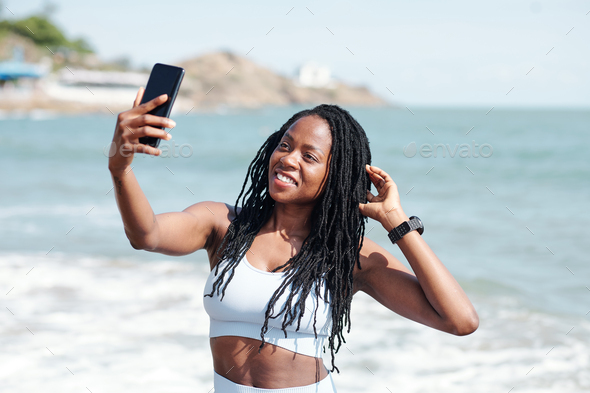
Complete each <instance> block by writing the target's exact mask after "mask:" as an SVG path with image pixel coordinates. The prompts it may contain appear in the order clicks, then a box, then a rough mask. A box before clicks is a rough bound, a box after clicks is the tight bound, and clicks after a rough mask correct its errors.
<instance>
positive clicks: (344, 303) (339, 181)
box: [205, 104, 371, 373]
mask: <svg viewBox="0 0 590 393" xmlns="http://www.w3.org/2000/svg"><path fill="white" fill-rule="evenodd" d="M312 115H315V116H319V117H321V118H323V119H325V120H326V121H327V122H328V124H329V126H330V130H331V135H332V148H331V155H332V158H331V161H330V167H329V173H328V178H327V181H326V184H325V188H324V191H323V193H322V194H321V195H320V196H319V197H318V201H317V203H316V205H315V206H314V208H313V211H312V213H311V231H310V233H309V235H308V236H307V238H306V239H305V240H304V241H303V245H302V246H301V250H300V251H299V252H298V253H297V254H296V255H295V256H293V257H292V258H290V259H289V260H288V261H286V262H285V263H284V264H283V265H281V266H279V267H277V268H275V269H274V270H273V272H274V271H277V270H279V269H282V268H284V267H285V271H286V272H287V273H286V274H285V278H284V280H283V282H282V284H281V286H279V288H278V289H277V290H276V291H275V293H274V294H273V296H272V298H271V299H270V302H269V304H268V308H267V310H266V313H265V321H264V325H263V326H262V329H261V332H260V337H261V339H262V344H261V345H260V347H259V352H260V349H261V348H262V347H263V346H264V343H265V340H264V334H265V333H266V332H267V331H268V321H269V318H273V319H274V318H277V317H279V316H280V315H281V314H284V316H283V322H282V330H283V332H284V333H285V337H287V332H286V330H285V328H286V326H288V325H290V324H292V323H293V322H294V320H295V319H296V318H297V329H296V330H299V326H300V324H301V319H302V317H303V315H304V313H305V310H306V307H305V300H306V298H307V296H308V294H309V293H310V291H311V289H312V287H314V283H315V284H316V285H315V295H316V296H318V299H319V297H320V296H321V294H320V287H321V285H320V284H321V280H322V277H323V278H325V279H326V293H324V295H323V298H324V299H328V293H327V292H328V291H329V295H330V296H331V306H332V315H331V316H332V330H331V332H330V336H329V339H328V346H329V348H330V350H331V355H332V370H331V371H332V372H333V371H334V369H336V371H337V372H338V373H340V370H338V368H337V367H336V366H335V364H334V354H335V353H336V352H338V350H339V349H340V346H341V344H342V342H346V340H345V339H344V336H343V329H344V326H346V325H348V331H347V333H349V332H350V327H351V324H350V307H351V302H352V295H353V274H352V273H353V269H354V264H355V263H356V264H358V267H359V269H360V268H361V265H360V260H359V254H360V249H361V248H362V245H363V237H364V234H365V222H366V221H367V218H366V217H364V216H363V215H362V214H361V213H360V211H359V207H358V205H359V203H367V190H369V189H370V187H371V181H370V179H369V176H368V175H367V173H366V169H365V165H366V164H371V151H370V149H369V140H368V139H367V136H366V134H365V131H364V130H363V128H362V127H361V126H360V124H359V123H358V122H357V121H356V120H355V119H354V118H353V117H352V116H351V115H350V113H348V111H346V110H344V109H342V108H340V107H339V106H337V105H326V104H324V105H319V106H316V107H315V108H313V109H309V110H303V111H301V112H298V113H296V114H295V115H293V116H292V117H291V118H290V119H289V120H288V121H287V122H286V123H285V124H284V125H283V126H282V127H281V129H280V130H278V131H276V132H274V133H273V134H272V135H270V136H269V137H268V139H267V140H266V142H265V143H264V144H263V145H262V147H261V148H260V150H258V153H257V154H256V157H255V158H254V160H253V161H252V162H251V163H250V166H249V167H248V172H247V174H246V180H245V181H244V184H243V186H242V190H241V191H240V194H239V196H238V198H237V200H236V204H235V207H234V213H235V215H236V218H235V219H234V220H233V221H232V222H231V224H230V226H229V228H228V231H227V233H226V234H225V236H224V238H223V240H222V241H221V244H220V246H219V248H218V249H217V253H218V255H219V257H220V262H221V261H222V260H228V263H227V264H226V266H225V267H224V268H223V271H222V273H221V275H220V276H219V277H218V278H217V280H216V281H215V282H214V283H213V288H212V290H211V293H209V294H206V295H205V296H210V297H212V296H213V293H214V292H215V291H217V295H219V290H220V288H221V285H222V283H223V280H224V277H225V274H226V273H228V272H230V271H231V272H230V273H229V278H228V279H227V281H226V283H225V285H224V286H223V290H222V296H221V300H223V296H224V295H225V288H226V287H227V285H228V284H229V283H230V282H231V280H232V278H233V275H234V269H233V268H234V267H235V266H237V264H238V262H239V261H240V260H241V259H242V258H243V256H244V254H245V253H246V252H247V251H248V249H250V246H251V245H252V243H253V241H254V238H255V237H256V235H257V233H258V232H259V231H260V229H261V228H262V227H263V226H264V224H265V223H266V222H267V221H268V219H269V218H270V217H271V215H272V212H273V208H274V204H275V201H274V200H273V199H272V198H271V196H270V194H269V191H268V171H269V161H270V156H271V155H272V153H273V151H274V150H275V149H276V147H277V146H278V144H279V142H280V140H281V138H282V137H283V134H284V133H285V131H287V130H288V129H289V128H290V127H291V126H292V125H293V124H294V123H295V122H296V121H297V120H299V119H301V118H302V117H305V116H312ZM248 179H250V182H251V185H250V187H249V188H248V190H247V191H246V192H244V190H245V189H246V185H247V183H248ZM240 198H241V199H242V201H241V204H242V210H241V211H240V213H239V214H238V212H237V206H238V203H239V202H240ZM220 250H223V252H222V254H219V252H220ZM219 265H220V263H218V264H217V266H216V269H215V275H217V274H218V270H219ZM289 287H290V290H289V292H290V294H289V297H288V299H287V302H286V306H285V307H283V309H282V310H280V311H279V313H278V314H277V315H273V313H274V306H275V304H276V302H277V300H278V299H279V298H280V297H281V296H282V294H283V293H284V292H285V290H286V289H287V288H289ZM298 293H301V296H300V297H299V299H298V300H297V302H296V303H295V305H294V307H293V308H292V307H291V304H292V301H293V299H294V297H295V296H296V295H297V294H298ZM318 307H319V304H318V306H317V307H316V308H315V311H314V324H313V328H314V335H315V337H316V339H317V331H316V326H315V325H316V316H317V309H318ZM336 339H338V343H337V344H336Z"/></svg>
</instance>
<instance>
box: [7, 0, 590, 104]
mask: <svg viewBox="0 0 590 393" xmlns="http://www.w3.org/2000/svg"><path fill="white" fill-rule="evenodd" d="M46 3H47V2H46V1H45V0H38V1H37V0H4V1H3V5H4V6H5V7H8V9H10V11H11V12H12V13H14V16H13V15H12V14H11V13H10V12H9V11H8V10H7V9H6V8H4V9H3V10H2V13H1V14H0V15H1V16H2V17H4V18H6V17H8V18H17V17H18V18H20V17H25V16H27V15H30V14H31V13H33V12H36V11H39V10H41V9H42V8H43V6H44V4H46ZM52 3H53V4H55V5H56V6H57V9H56V11H55V13H54V15H53V19H54V20H55V21H56V22H57V24H58V25H59V26H60V27H61V28H63V29H64V31H65V32H66V33H67V34H68V37H69V38H76V37H80V36H82V37H84V38H86V39H87V41H88V42H89V43H90V44H91V45H92V47H93V48H94V49H95V50H96V51H97V52H98V54H99V56H101V57H103V58H105V59H113V58H116V57H121V56H128V57H129V58H130V59H131V60H132V63H133V64H134V65H147V66H148V67H150V68H151V66H152V65H153V64H154V63H156V62H161V63H168V64H174V63H176V62H179V61H182V60H184V59H187V58H191V57H194V56H197V55H200V54H203V53H207V52H210V51H215V50H220V49H227V50H231V51H233V52H235V53H237V54H240V55H243V56H246V54H247V53H248V52H249V51H250V52H249V53H248V54H247V57H248V58H250V59H251V60H253V61H255V62H257V63H259V64H261V65H263V66H265V67H268V68H270V69H272V70H274V71H276V72H279V73H282V74H284V75H287V76H293V75H294V74H295V72H296V70H297V68H298V67H299V66H300V65H301V64H302V63H304V62H306V61H309V60H314V61H316V62H317V63H319V64H321V65H326V66H328V67H330V69H331V70H332V75H333V76H334V77H335V78H337V79H340V80H343V81H346V82H348V83H352V84H362V85H366V86H368V87H369V88H370V89H371V90H373V91H374V92H375V93H377V94H378V95H380V96H382V97H384V98H385V99H388V100H391V101H392V102H397V103H399V104H402V105H427V106H431V105H436V106H482V107H487V106H489V107H492V106H496V107H503V106H560V107H564V106H565V107H590V42H589V38H590V14H588V12H589V11H590V2H589V1H587V0H586V1H583V0H571V1H570V0H554V1H530V0H528V1H521V0H496V1H485V2H484V1H475V0H470V1H468V0H456V1H453V0H447V1H428V0H414V1H409V0H408V1H396V0H389V1H367V0H363V1H331V0H330V1H328V0H321V1H308V2H300V1H289V2H286V1H276V0H275V1H250V2H245V1H241V2H238V1H224V0H221V1H217V0H216V1H211V0H208V1H182V0H166V1H147V0H142V1H139V0H126V1H120V0H100V1H86V0H53V1H52ZM572 28H573V30H571V29H572ZM269 31H270V32H269ZM252 48H254V49H252ZM347 48H348V49H347ZM548 52H549V53H548ZM547 53H548V54H547ZM533 67H534V68H533ZM531 69H532V71H530V70H531ZM529 71H530V72H529ZM527 72H528V75H527ZM388 89H389V90H390V91H391V92H390V91H389V90H388ZM511 89H512V90H511ZM508 92H509V93H508ZM392 93H393V95H392ZM507 93H508V94H507Z"/></svg>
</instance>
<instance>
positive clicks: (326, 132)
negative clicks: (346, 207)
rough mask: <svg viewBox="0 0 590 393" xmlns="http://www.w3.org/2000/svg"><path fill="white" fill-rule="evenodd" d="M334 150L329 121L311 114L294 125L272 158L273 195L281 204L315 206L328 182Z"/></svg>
mask: <svg viewBox="0 0 590 393" xmlns="http://www.w3.org/2000/svg"><path fill="white" fill-rule="evenodd" d="M331 148H332V134H331V133H330V126H329V125H328V122H327V121H326V120H324V119H322V118H321V117H319V116H315V115H311V116H305V117H302V118H301V119H299V120H297V121H296V122H295V123H293V125H292V126H291V127H290V128H289V129H288V130H287V131H285V133H284V134H283V137H282V139H281V141H280V142H279V145H278V146H277V148H276V149H275V150H274V152H273V153H272V155H271V157H270V162H269V171H268V172H269V173H268V189H269V192H270V196H271V197H272V198H273V199H274V200H275V201H276V202H280V203H291V204H311V205H314V204H315V202H316V200H317V199H318V197H319V196H320V195H321V194H322V192H323V190H324V184H325V183H326V180H327V179H328V171H329V168H330V158H331V153H330V150H331Z"/></svg>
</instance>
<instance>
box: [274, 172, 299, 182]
mask: <svg viewBox="0 0 590 393" xmlns="http://www.w3.org/2000/svg"><path fill="white" fill-rule="evenodd" d="M277 178H278V179H279V180H281V181H284V182H285V183H291V184H296V183H295V182H294V181H293V179H291V178H290V177H287V176H283V175H281V174H280V173H277Z"/></svg>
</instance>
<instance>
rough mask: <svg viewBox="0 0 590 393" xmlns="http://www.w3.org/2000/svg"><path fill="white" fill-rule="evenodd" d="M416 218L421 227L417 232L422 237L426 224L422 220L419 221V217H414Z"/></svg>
mask: <svg viewBox="0 0 590 393" xmlns="http://www.w3.org/2000/svg"><path fill="white" fill-rule="evenodd" d="M414 218H415V219H416V221H418V225H419V227H418V229H416V231H418V233H419V234H420V235H422V232H424V224H422V220H421V219H419V218H418V217H414Z"/></svg>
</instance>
